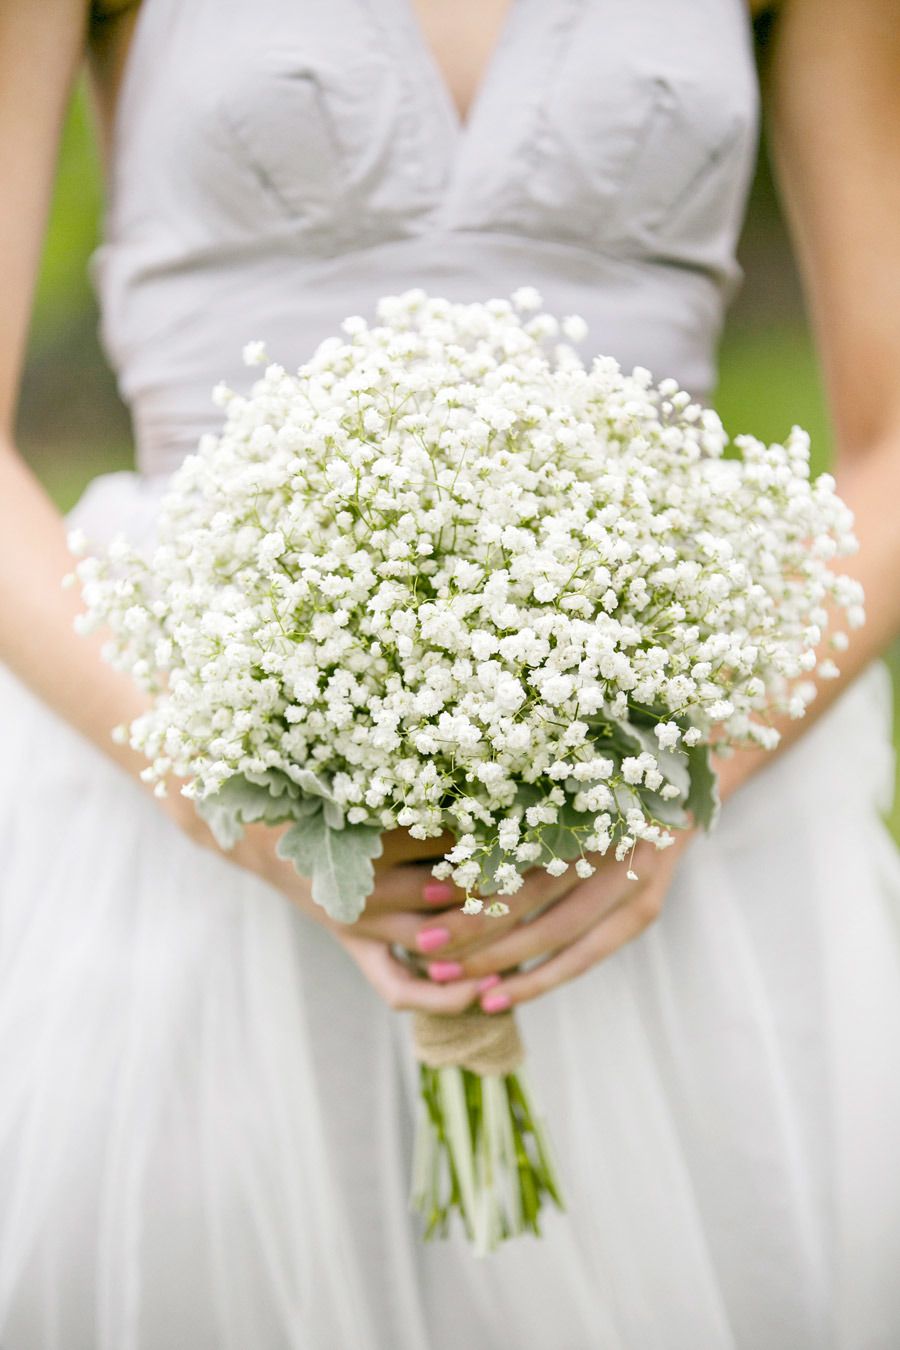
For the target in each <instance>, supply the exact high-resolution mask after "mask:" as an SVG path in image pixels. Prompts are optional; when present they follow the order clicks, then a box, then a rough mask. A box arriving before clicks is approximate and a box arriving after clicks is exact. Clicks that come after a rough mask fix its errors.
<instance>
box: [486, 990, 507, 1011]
mask: <svg viewBox="0 0 900 1350" xmlns="http://www.w3.org/2000/svg"><path fill="white" fill-rule="evenodd" d="M511 1002H512V1000H511V999H510V997H509V994H488V996H487V998H483V999H482V1000H481V1009H482V1012H486V1013H492V1012H506V1009H507V1008H508V1007H509V1006H510V1004H511Z"/></svg>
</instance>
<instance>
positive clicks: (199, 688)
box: [69, 286, 865, 914]
mask: <svg viewBox="0 0 900 1350" xmlns="http://www.w3.org/2000/svg"><path fill="white" fill-rule="evenodd" d="M540 307H541V300H540V296H539V295H538V294H537V292H536V291H534V290H533V288H531V287H527V286H526V287H522V288H521V289H520V290H519V291H517V292H516V293H515V295H514V296H513V297H512V300H511V301H509V300H495V301H489V302H487V303H486V304H483V305H477V304H476V305H457V304H452V303H450V302H449V301H447V300H441V299H435V298H429V297H428V296H426V295H425V294H424V293H423V292H421V291H411V292H408V293H407V294H406V295H402V296H395V297H387V298H386V299H384V300H382V301H381V302H380V303H379V306H378V324H377V326H375V327H370V326H369V324H368V323H367V322H366V320H365V319H364V318H362V317H360V316H353V317H351V318H349V319H347V320H345V322H344V323H343V325H342V335H341V336H340V337H335V338H332V339H329V340H328V341H326V342H324V343H323V344H322V346H321V347H320V348H319V350H318V351H317V352H316V353H315V355H314V356H313V357H312V359H311V360H310V361H309V362H308V363H307V364H306V365H305V366H304V367H302V368H301V370H300V371H299V372H297V373H296V374H292V373H288V372H286V371H285V370H284V369H283V368H282V367H280V366H278V365H273V364H268V365H267V364H266V363H267V361H268V358H267V355H266V350H265V346H264V344H263V343H262V342H260V341H255V342H250V343H248V344H247V346H246V347H245V348H244V358H245V360H246V361H247V362H248V364H251V365H255V366H266V368H265V370H264V371H262V372H261V374H260V376H259V378H258V379H257V382H256V384H255V385H254V387H253V389H252V390H251V391H250V393H249V395H239V394H237V393H235V392H234V391H232V390H231V389H228V388H226V387H225V386H222V385H220V386H217V388H216V391H215V395H214V398H215V402H216V403H217V404H218V406H220V407H221V408H222V409H223V411H224V427H223V430H222V432H221V434H220V435H218V436H205V437H203V438H202V440H201V442H200V444H199V446H198V448H197V451H196V453H195V454H193V455H191V456H189V457H188V459H187V460H186V461H185V462H184V464H183V466H182V468H181V469H180V470H179V471H178V473H177V474H176V475H175V477H174V478H173V480H172V483H171V489H170V492H169V494H168V496H167V499H166V501H165V503H164V506H163V509H162V512H161V516H160V519H159V528H158V538H157V541H156V544H155V547H154V548H153V549H152V551H151V552H150V553H149V554H148V555H146V556H144V555H143V554H141V553H139V552H138V551H137V550H136V549H135V548H134V547H132V546H131V545H130V544H129V543H128V542H127V540H125V539H124V538H120V539H118V540H116V541H114V543H113V544H112V545H111V546H110V548H109V549H108V550H107V553H106V556H105V557H103V558H99V557H93V556H82V558H81V560H80V561H79V563H78V565H77V575H78V577H79V580H80V581H81V585H82V593H83V596H84V601H85V606H86V613H85V615H83V616H81V617H80V618H79V619H78V620H76V623H77V626H78V628H79V631H84V632H91V631H95V630H96V629H97V628H100V627H102V626H104V625H105V626H108V628H109V629H110V630H111V632H112V634H113V640H112V642H111V643H110V644H109V645H108V651H107V655H108V659H110V660H111V661H112V663H113V664H114V665H116V666H117V667H119V668H121V669H123V670H127V671H130V672H131V673H132V674H133V676H134V678H135V679H136V680H137V681H138V682H139V683H140V684H141V685H142V686H143V687H144V688H146V689H147V690H148V691H149V692H150V693H151V694H152V695H153V698H154V702H153V705H152V707H151V709H150V711H149V712H147V713H145V714H144V715H143V716H142V717H140V718H139V719H137V721H136V722H135V723H134V724H133V725H132V727H131V728H130V737H131V743H132V745H133V746H134V747H135V748H137V749H139V750H140V751H141V752H142V753H143V754H144V755H145V756H146V757H147V760H148V768H147V770H146V775H145V776H146V778H147V781H148V782H150V783H153V784H156V785H158V786H159V785H161V784H162V783H163V781H164V780H165V779H167V778H168V777H169V776H170V775H171V774H172V773H173V772H174V773H176V774H178V775H180V776H182V777H186V778H187V779H188V780H189V781H188V783H187V785H186V788H185V791H186V795H188V796H190V797H192V798H193V799H195V800H196V801H198V802H200V803H202V802H203V801H204V800H205V799H208V798H210V797H211V796H214V795H215V794H216V793H217V792H218V791H219V790H220V789H221V788H222V786H223V785H224V784H226V783H228V782H229V781H230V780H232V779H239V780H240V779H244V780H246V782H247V783H248V784H249V785H250V786H251V788H252V787H253V786H254V785H255V786H257V787H259V786H260V785H263V786H265V787H268V788H270V789H271V791H272V794H273V798H274V800H276V801H278V802H283V803H285V804H286V805H285V817H284V818H285V819H287V818H289V817H290V810H289V809H288V807H289V806H290V803H291V802H296V801H297V800H298V799H299V798H301V797H303V796H305V795H306V794H308V793H309V792H310V791H311V788H310V783H311V782H312V783H315V784H316V788H315V792H316V793H320V794H322V795H321V796H320V797H318V798H317V799H316V800H317V803H318V802H323V801H326V800H329V799H330V804H329V818H330V820H332V821H333V822H337V821H340V823H341V827H342V828H349V829H357V828H361V827H365V826H370V827H373V828H375V829H377V830H390V829H395V828H405V829H408V830H409V832H410V833H411V834H412V835H413V836H414V837H415V838H417V839H437V838H438V837H439V836H440V835H442V834H444V833H445V832H449V833H450V834H451V835H453V836H454V839H455V843H454V845H453V846H452V847H451V849H450V850H449V851H448V852H447V853H446V854H445V856H444V858H443V859H442V860H441V861H439V862H437V863H436V864H435V866H434V867H433V873H434V875H435V876H436V877H438V878H440V879H452V880H453V881H454V882H455V883H456V884H457V885H458V886H459V887H461V888H462V889H463V890H464V891H466V892H467V893H468V892H472V891H474V890H478V889H479V888H480V889H482V890H483V891H486V892H489V893H493V892H494V891H496V892H497V893H498V894H501V895H511V894H513V893H514V892H515V890H516V889H517V888H518V887H519V886H520V885H521V884H522V875H523V872H524V871H525V870H526V869H527V868H528V867H529V866H543V867H545V868H546V870H547V872H549V873H550V874H551V875H553V876H559V875H562V874H563V873H564V872H565V870H566V867H567V862H568V860H576V859H577V861H575V867H576V872H577V875H578V876H579V877H587V876H590V875H591V873H592V864H591V863H590V862H588V860H587V859H586V858H585V857H584V856H583V854H584V852H585V851H596V852H599V853H606V852H607V851H608V850H610V849H612V850H613V851H614V854H615V856H616V857H617V858H618V859H619V860H620V861H623V862H624V861H625V860H626V859H627V858H629V855H630V854H631V852H632V851H633V849H634V847H635V845H636V843H637V841H638V840H643V841H645V842H647V843H649V844H651V845H652V846H653V847H656V848H664V847H667V846H668V845H669V844H670V843H671V841H672V835H671V834H670V833H668V832H667V831H666V829H665V823H666V822H665V821H664V820H660V819H657V813H658V814H659V815H665V816H666V817H667V818H671V817H673V816H675V817H676V818H677V809H678V804H679V802H680V803H681V805H684V799H685V794H686V791H687V787H686V785H687V782H688V779H689V778H690V776H691V775H692V774H693V773H694V771H695V769H696V767H697V766H698V765H700V764H701V763H702V759H703V756H704V755H705V754H706V749H707V747H709V746H710V744H711V743H712V741H713V739H715V744H716V748H717V750H719V751H720V752H721V753H723V754H724V753H727V752H728V750H729V749H730V747H731V746H733V745H735V744H738V743H744V742H747V743H751V744H758V745H762V746H766V747H770V746H773V745H774V744H775V743H776V742H777V739H778V735H777V732H776V731H774V730H773V728H772V727H771V726H770V725H769V722H770V721H771V717H772V714H773V713H777V712H789V713H790V714H791V715H795V716H800V715H802V713H803V712H804V710H805V707H806V705H807V703H808V702H809V689H810V688H812V689H813V691H814V686H811V685H810V682H809V681H808V680H804V679H803V678H802V677H803V674H804V672H811V671H813V670H814V669H815V668H816V666H817V665H818V672H819V674H820V676H822V677H824V678H828V677H829V676H833V675H834V674H836V667H835V666H834V663H833V661H832V660H831V658H830V657H826V658H825V659H824V660H822V659H821V643H822V639H823V635H824V636H825V637H826V639H827V628H828V623H829V614H830V613H833V612H834V611H836V610H837V611H841V610H842V611H843V621H842V624H841V630H840V631H838V632H836V633H834V635H833V636H832V637H831V639H830V650H831V651H833V652H836V653H839V652H841V651H843V650H844V649H845V648H846V646H847V641H848V639H847V637H846V634H845V633H844V631H843V629H845V628H853V627H856V626H858V625H859V624H860V623H862V622H863V620H864V617H865V615H864V610H863V594H862V588H861V587H860V585H859V583H858V582H857V581H855V580H853V579H852V578H850V577H847V576H842V575H841V574H840V573H839V572H838V571H837V570H836V569H835V560H836V559H839V558H840V557H843V556H846V555H848V554H849V553H851V552H852V551H853V548H854V541H853V536H852V533H851V518H850V514H849V512H848V511H847V509H846V507H845V506H844V505H843V503H842V502H841V501H840V500H839V499H838V498H837V497H836V496H835V493H834V483H833V480H832V479H830V478H829V477H827V476H822V477H820V478H819V479H817V480H816V481H815V482H811V481H810V478H809V444H808V438H807V437H806V436H805V435H804V433H802V432H800V431H799V430H798V429H794V431H792V432H791V434H790V436H789V437H788V439H787V442H786V443H785V445H770V446H767V445H764V444H763V443H762V442H760V441H757V440H755V439H754V438H753V437H739V438H738V439H737V441H736V449H737V452H738V453H737V456H736V457H735V458H733V459H725V458H724V457H723V451H724V448H725V444H726V437H725V433H724V431H723V430H722V426H721V423H720V422H719V420H718V418H717V417H716V414H715V413H714V412H712V411H711V410H706V409H702V408H700V407H699V405H697V404H696V403H693V402H692V400H691V398H690V396H689V395H688V394H687V393H685V392H684V391H682V390H680V389H679V388H678V386H677V384H676V383H675V382H674V381H672V380H664V381H663V382H662V383H661V384H660V385H659V386H657V387H654V385H653V381H652V379H651V377H650V374H649V372H647V371H646V370H643V369H641V368H638V369H636V370H634V371H633V372H631V373H630V374H628V373H625V372H623V371H621V370H620V368H619V367H618V365H617V364H616V363H615V362H614V361H612V360H611V359H609V358H606V357H600V358H597V359H596V360H594V361H593V362H592V363H591V364H590V365H585V364H584V363H583V362H582V361H581V359H580V358H579V357H578V356H577V355H576V354H575V353H574V351H573V350H572V348H571V347H567V346H566V345H565V344H562V345H560V346H555V345H554V344H555V343H556V342H557V340H558V337H559V331H560V325H559V323H558V322H557V320H556V319H554V318H553V317H552V316H548V315H544V314H541V313H540ZM561 330H562V335H563V337H564V338H565V339H567V340H568V342H570V343H580V342H582V341H583V340H584V337H585V334H586V329H585V326H584V324H583V323H582V321H581V320H580V319H579V318H578V317H577V316H569V317H567V318H565V319H563V321H562V325H561ZM86 542H87V541H86V540H85V539H84V538H83V537H80V536H79V535H78V533H77V532H76V533H75V534H74V535H73V536H72V537H70V541H69V543H70V547H71V548H72V550H73V551H76V552H80V553H82V554H84V552H85V549H86ZM698 781H705V780H704V779H702V778H701V779H700V780H698ZM661 803H666V804H669V803H671V804H672V806H669V805H666V807H663V806H662V805H661ZM306 805H307V806H308V803H306ZM692 806H693V803H692ZM321 809H324V808H321ZM710 809H711V808H710ZM274 814H276V815H277V808H275V810H274ZM329 828H332V827H331V826H330V827H329ZM333 828H338V826H337V824H334V826H333ZM633 875H634V874H633V871H632V870H631V869H630V864H629V876H632V877H633ZM503 908H505V904H504V902H503V901H502V900H491V901H490V902H489V903H488V904H487V905H485V903H484V902H483V901H482V900H481V899H479V898H477V897H476V896H474V895H471V894H468V898H467V900H466V902H465V906H464V909H465V911H466V912H467V913H478V912H482V911H483V910H486V912H487V913H489V914H490V913H498V912H500V911H501V909H503Z"/></svg>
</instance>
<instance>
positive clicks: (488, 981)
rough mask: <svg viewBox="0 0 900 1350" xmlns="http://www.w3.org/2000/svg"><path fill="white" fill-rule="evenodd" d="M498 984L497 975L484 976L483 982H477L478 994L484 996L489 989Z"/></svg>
mask: <svg viewBox="0 0 900 1350" xmlns="http://www.w3.org/2000/svg"><path fill="white" fill-rule="evenodd" d="M499 983H500V976H499V975H485V977H484V979H483V980H479V981H478V992H479V994H486V993H487V991H488V990H489V989H493V988H494V986H495V985H497V984H499Z"/></svg>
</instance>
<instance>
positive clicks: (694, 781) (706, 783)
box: [685, 745, 721, 830]
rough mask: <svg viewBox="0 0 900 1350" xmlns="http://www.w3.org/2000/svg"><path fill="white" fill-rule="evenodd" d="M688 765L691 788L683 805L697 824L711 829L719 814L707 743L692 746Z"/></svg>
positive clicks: (688, 753) (717, 796)
mask: <svg viewBox="0 0 900 1350" xmlns="http://www.w3.org/2000/svg"><path fill="white" fill-rule="evenodd" d="M687 757H688V767H689V768H690V771H691V790H690V792H689V793H688V795H687V799H686V801H685V806H686V807H687V809H688V810H689V811H690V813H691V815H692V816H693V817H694V820H695V822H696V823H697V824H698V825H702V826H703V828H704V830H711V829H712V827H713V826H714V825H715V823H716V821H717V819H718V816H719V807H720V805H721V803H720V801H719V784H718V780H717V778H716V774H715V770H714V769H713V767H712V760H711V756H710V751H709V746H708V745H695V746H692V747H691V748H690V749H689V750H688V752H687Z"/></svg>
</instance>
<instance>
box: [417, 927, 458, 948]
mask: <svg viewBox="0 0 900 1350" xmlns="http://www.w3.org/2000/svg"><path fill="white" fill-rule="evenodd" d="M449 941H450V929H449V928H423V929H422V931H421V933H419V934H418V936H417V937H416V946H417V947H418V949H419V951H420V952H436V951H437V949H438V947H443V946H445V945H446V944H447V943H448V942H449Z"/></svg>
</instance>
